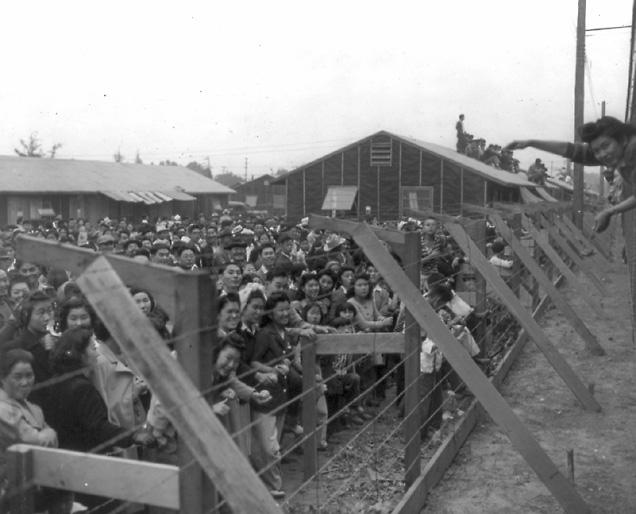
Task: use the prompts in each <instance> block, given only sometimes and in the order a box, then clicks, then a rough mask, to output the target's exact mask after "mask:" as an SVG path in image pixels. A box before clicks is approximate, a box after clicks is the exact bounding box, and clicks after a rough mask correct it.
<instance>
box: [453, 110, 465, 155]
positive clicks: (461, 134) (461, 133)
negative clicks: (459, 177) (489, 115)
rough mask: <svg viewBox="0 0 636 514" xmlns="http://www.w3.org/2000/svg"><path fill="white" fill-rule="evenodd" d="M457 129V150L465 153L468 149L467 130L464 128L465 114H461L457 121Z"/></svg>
mask: <svg viewBox="0 0 636 514" xmlns="http://www.w3.org/2000/svg"><path fill="white" fill-rule="evenodd" d="M455 130H456V131H457V151H458V152H459V153H464V152H465V151H466V131H465V130H464V115H463V114H460V115H459V119H458V120H457V123H455Z"/></svg>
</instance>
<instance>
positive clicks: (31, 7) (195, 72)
mask: <svg viewBox="0 0 636 514" xmlns="http://www.w3.org/2000/svg"><path fill="white" fill-rule="evenodd" d="M587 4H588V6H587V26H588V28H593V27H600V26H613V25H629V24H630V23H631V10H632V0H612V1H611V2H608V1H607V0H588V2H587ZM0 12H1V14H2V20H3V29H2V31H0V45H1V47H2V49H3V50H2V56H3V59H2V60H3V63H2V65H3V69H4V73H3V74H2V76H3V80H2V82H1V84H0V113H2V116H3V123H1V124H0V154H5V155H10V154H13V148H14V147H15V146H16V145H17V144H18V141H19V139H20V138H26V137H28V135H29V134H30V133H31V132H33V131H37V132H38V134H39V136H40V138H41V139H42V141H43V144H44V147H50V146H51V145H52V144H53V143H55V142H60V143H62V144H63V147H62V148H61V150H60V151H59V152H58V156H59V157H60V158H62V157H63V158H76V159H97V160H112V155H113V153H115V152H116V151H117V149H121V153H122V154H124V155H125V156H126V157H127V158H128V160H132V159H133V158H134V155H135V153H136V151H137V150H138V151H139V153H140V155H141V157H142V159H143V160H144V161H145V162H150V161H154V162H155V163H157V162H158V161H160V160H163V159H171V160H176V161H179V162H180V163H182V164H186V163H187V162H189V161H191V160H198V161H203V160H204V159H205V158H206V157H207V156H209V158H210V161H211V164H212V166H213V173H220V172H221V169H222V167H224V166H226V167H227V168H228V169H229V170H231V171H234V172H236V173H240V174H243V172H244V169H243V167H244V159H245V157H248V159H249V165H248V166H249V169H248V173H249V175H250V176H251V175H259V174H262V173H266V172H268V171H269V170H270V169H272V170H276V169H278V168H288V169H291V168H293V167H295V166H298V165H301V164H303V163H304V162H307V161H309V160H312V159H314V158H317V157H320V156H321V155H323V154H325V153H327V152H329V151H332V150H335V149H337V148H339V147H340V146H343V145H344V144H347V143H350V142H352V141H355V140H356V139H359V138H362V137H365V136H367V135H369V134H370V133H372V132H375V131H378V130H388V131H391V132H394V133H396V134H399V135H405V136H413V137H417V138H419V139H422V140H425V141H429V142H433V143H438V144H443V145H445V146H449V147H454V144H455V133H454V125H455V121H456V119H457V115H458V114H459V113H460V112H462V113H465V115H466V123H465V125H466V128H467V130H468V131H469V132H471V133H473V134H475V135H478V136H481V137H484V138H485V139H487V140H488V142H492V143H499V144H502V145H503V144H505V143H507V142H508V141H510V140H512V139H514V138H524V137H542V138H552V139H570V138H571V137H572V135H573V131H574V126H573V97H574V64H575V44H576V39H575V37H576V15H577V1H576V0H534V1H533V2H527V1H523V2H522V1H516V0H507V1H506V0H501V1H495V0H482V1H474V0H471V1H455V2H453V1H446V2H433V1H429V2H424V1H421V0H420V1H413V2H399V1H392V2H387V1H384V2H372V1H360V2H354V1H342V0H341V1H338V2H336V1H324V0H323V1H321V2H311V3H309V2H301V1H298V0H296V1H290V2H278V1H275V0H269V1H259V2H223V3H221V2H210V1H205V2H187V1H181V2H158V1H152V2H142V1H119V0H110V1H108V2H96V1H81V2H65V1H58V2H50V1H46V2H26V1H25V2H3V4H2V6H1V7H0ZM592 34H593V35H592ZM629 39H630V31H629V30H628V29H622V30H614V31H604V32H594V33H590V34H588V37H587V72H586V84H585V88H586V107H585V116H586V119H587V120H591V119H595V118H597V117H598V116H600V112H601V107H600V104H601V101H602V100H606V102H607V113H608V114H612V115H615V116H617V117H618V118H621V119H622V118H623V117H624V112H625V98H626V89H627V69H628V61H629ZM536 155H538V154H536V153H535V152H533V151H531V150H526V151H524V152H517V156H518V157H519V158H521V160H522V164H524V165H527V164H529V163H530V162H531V160H532V159H533V158H534V157H535V156H536ZM548 163H549V159H548ZM560 165H561V161H558V160H556V161H555V162H554V166H555V167H557V166H560Z"/></svg>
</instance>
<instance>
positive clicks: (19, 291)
mask: <svg viewBox="0 0 636 514" xmlns="http://www.w3.org/2000/svg"><path fill="white" fill-rule="evenodd" d="M28 294H29V285H28V284H27V283H26V282H15V283H14V284H13V285H12V286H11V290H10V291H9V298H11V300H13V301H14V302H15V303H16V304H18V303H20V302H21V301H22V300H24V298H26V296H27V295H28Z"/></svg>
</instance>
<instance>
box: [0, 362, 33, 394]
mask: <svg viewBox="0 0 636 514" xmlns="http://www.w3.org/2000/svg"><path fill="white" fill-rule="evenodd" d="M34 382H35V375H34V374H33V368H32V367H31V364H29V363H28V362H18V363H16V364H15V365H14V366H13V367H12V368H11V371H10V372H9V374H8V375H7V376H6V377H4V378H3V379H2V389H4V392H5V393H7V396H8V397H9V398H11V399H12V400H17V401H20V402H22V401H24V400H26V399H27V397H28V396H29V394H31V390H32V389H33V383H34Z"/></svg>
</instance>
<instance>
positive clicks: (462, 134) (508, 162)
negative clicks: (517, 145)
mask: <svg viewBox="0 0 636 514" xmlns="http://www.w3.org/2000/svg"><path fill="white" fill-rule="evenodd" d="M464 120H465V116H464V115H463V114H460V115H459V119H458V120H457V123H456V124H455V130H456V132H457V151H458V152H459V153H463V154H464V155H466V156H468V157H472V158H473V159H477V160H479V161H481V162H483V163H484V164H488V165H489V166H492V167H493V168H497V169H501V170H505V171H509V172H510V173H519V171H520V170H521V168H520V167H519V160H518V159H515V158H514V155H513V151H512V150H511V149H509V148H502V147H501V146H500V145H497V144H489V145H488V146H486V140H485V139H484V138H481V137H475V136H474V135H473V134H470V133H468V132H467V131H466V130H465V128H464Z"/></svg>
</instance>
